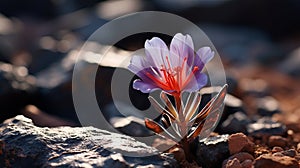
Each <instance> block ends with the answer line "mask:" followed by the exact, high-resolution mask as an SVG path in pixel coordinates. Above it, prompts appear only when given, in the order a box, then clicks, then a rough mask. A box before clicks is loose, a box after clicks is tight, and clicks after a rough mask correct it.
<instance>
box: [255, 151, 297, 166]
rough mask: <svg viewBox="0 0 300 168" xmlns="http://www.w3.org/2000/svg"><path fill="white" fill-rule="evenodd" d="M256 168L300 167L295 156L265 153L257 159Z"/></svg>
mask: <svg viewBox="0 0 300 168" xmlns="http://www.w3.org/2000/svg"><path fill="white" fill-rule="evenodd" d="M254 167H255V168H266V167H272V168H299V165H298V162H297V160H296V159H295V158H291V157H289V156H274V155H271V154H263V155H261V156H259V157H258V158H256V159H255V162H254Z"/></svg>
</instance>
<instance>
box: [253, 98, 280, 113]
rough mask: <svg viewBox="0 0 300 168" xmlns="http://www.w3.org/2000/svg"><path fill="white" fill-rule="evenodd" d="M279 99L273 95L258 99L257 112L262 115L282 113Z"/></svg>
mask: <svg viewBox="0 0 300 168" xmlns="http://www.w3.org/2000/svg"><path fill="white" fill-rule="evenodd" d="M280 112H281V110H280V108H279V103H278V101H277V100H276V99H275V98H273V97H271V96H266V97H263V98H258V99H257V113H258V114H259V115H261V116H272V115H274V114H276V113H280Z"/></svg>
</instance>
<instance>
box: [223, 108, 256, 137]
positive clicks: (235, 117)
mask: <svg viewBox="0 0 300 168" xmlns="http://www.w3.org/2000/svg"><path fill="white" fill-rule="evenodd" d="M250 122H251V121H250V119H249V118H248V116H247V115H246V114H244V113H243V112H236V113H234V114H231V115H229V116H228V118H227V119H226V120H225V121H224V122H222V124H221V125H220V126H219V128H218V130H219V132H220V133H223V134H225V133H227V134H233V133H237V132H242V133H245V134H246V133H247V127H246V126H247V125H248V124H249V123H250Z"/></svg>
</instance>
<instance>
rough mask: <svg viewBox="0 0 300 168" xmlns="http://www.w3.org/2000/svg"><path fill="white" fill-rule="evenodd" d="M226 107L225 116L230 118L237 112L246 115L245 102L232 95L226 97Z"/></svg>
mask: <svg viewBox="0 0 300 168" xmlns="http://www.w3.org/2000/svg"><path fill="white" fill-rule="evenodd" d="M224 103H225V106H224V115H225V116H229V115H230V114H234V113H236V112H243V113H245V110H244V107H243V101H242V100H241V99H239V98H237V97H235V96H233V95H231V94H227V95H226V97H225V101H224Z"/></svg>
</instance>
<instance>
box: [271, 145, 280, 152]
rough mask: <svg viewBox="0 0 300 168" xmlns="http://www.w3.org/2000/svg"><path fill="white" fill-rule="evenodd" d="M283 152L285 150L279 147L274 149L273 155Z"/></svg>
mask: <svg viewBox="0 0 300 168" xmlns="http://www.w3.org/2000/svg"><path fill="white" fill-rule="evenodd" d="M282 151H283V149H282V148H281V147H279V146H275V147H273V149H272V153H276V152H282Z"/></svg>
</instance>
